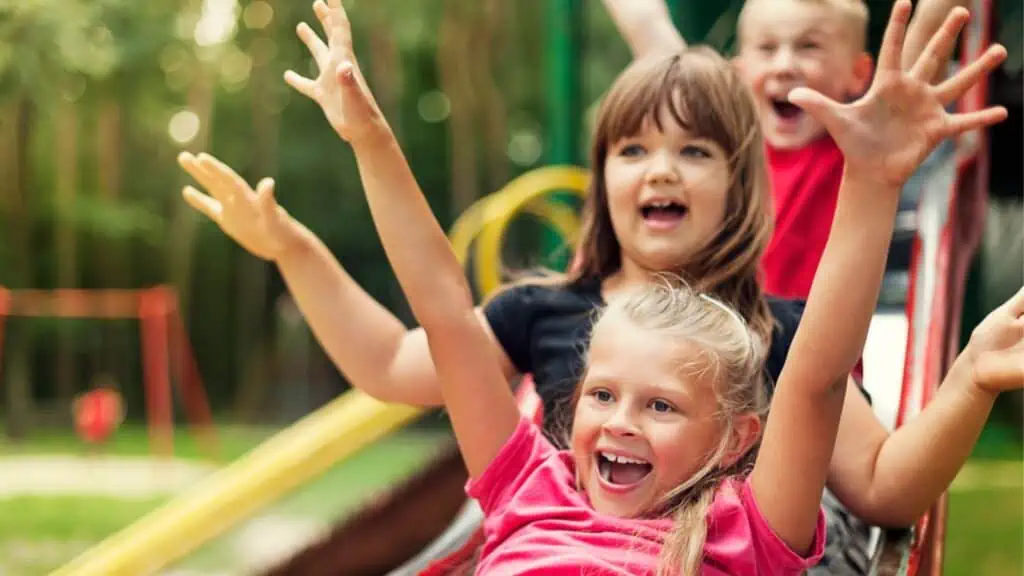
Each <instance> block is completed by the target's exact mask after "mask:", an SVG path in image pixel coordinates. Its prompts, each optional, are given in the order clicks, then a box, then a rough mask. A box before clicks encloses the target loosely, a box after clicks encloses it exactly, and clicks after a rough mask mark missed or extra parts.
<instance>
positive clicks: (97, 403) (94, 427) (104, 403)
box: [72, 388, 124, 444]
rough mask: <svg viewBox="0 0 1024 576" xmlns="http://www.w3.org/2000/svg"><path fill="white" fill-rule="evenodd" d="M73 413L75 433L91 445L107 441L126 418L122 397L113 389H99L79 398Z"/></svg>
mask: <svg viewBox="0 0 1024 576" xmlns="http://www.w3.org/2000/svg"><path fill="white" fill-rule="evenodd" d="M72 412H73V416H74V419H75V432H77V433H78V436H79V437H80V438H81V439H82V440H85V441H86V442H88V443H90V444H99V443H101V442H104V441H106V439H107V438H109V437H110V435H111V434H113V433H114V431H115V430H117V428H118V426H120V425H121V421H122V420H123V418H124V409H123V405H122V403H121V395H120V394H119V393H118V392H117V391H116V390H113V389H111V388H97V389H96V390H92V391H89V392H86V393H85V394H82V395H81V396H79V397H78V398H77V399H76V400H75V403H74V405H73V406H72Z"/></svg>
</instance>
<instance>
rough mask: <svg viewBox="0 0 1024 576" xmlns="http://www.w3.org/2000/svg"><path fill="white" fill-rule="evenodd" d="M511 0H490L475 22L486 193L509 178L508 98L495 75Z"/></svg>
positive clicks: (474, 50)
mask: <svg viewBox="0 0 1024 576" xmlns="http://www.w3.org/2000/svg"><path fill="white" fill-rule="evenodd" d="M507 8H508V4H506V3H505V2H501V1H500V0H486V1H485V2H483V6H482V9H481V11H480V14H479V16H478V22H477V23H476V24H475V25H474V26H472V30H474V34H473V36H472V47H471V50H470V52H469V53H470V54H473V58H470V59H469V62H468V64H469V66H471V67H472V74H473V80H474V82H473V85H474V86H475V88H476V89H477V93H478V94H481V95H482V98H481V99H480V106H479V108H478V112H479V115H480V125H482V126H483V136H484V143H483V147H482V148H483V152H484V161H485V165H486V166H487V179H486V189H485V190H484V193H485V194H489V193H491V192H494V191H496V190H498V189H499V188H501V187H502V186H504V185H505V184H506V183H507V182H508V179H509V170H508V123H507V120H508V110H507V109H506V105H505V98H504V96H503V95H502V93H501V89H500V88H498V85H497V83H496V82H495V78H494V70H495V65H496V63H495V60H496V59H495V58H494V57H493V53H494V52H495V51H497V52H499V53H500V52H501V40H502V35H501V34H500V32H499V31H500V29H501V28H500V27H501V24H502V22H503V21H505V20H507V18H504V17H503V16H505V15H506V14H505V13H504V11H505V10H507Z"/></svg>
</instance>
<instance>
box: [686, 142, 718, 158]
mask: <svg viewBox="0 0 1024 576" xmlns="http://www.w3.org/2000/svg"><path fill="white" fill-rule="evenodd" d="M679 153H680V154H682V155H683V156H692V157H695V158H711V152H710V151H709V150H708V149H706V148H703V147H701V146H694V145H690V146H684V147H683V149H682V150H680V151H679Z"/></svg>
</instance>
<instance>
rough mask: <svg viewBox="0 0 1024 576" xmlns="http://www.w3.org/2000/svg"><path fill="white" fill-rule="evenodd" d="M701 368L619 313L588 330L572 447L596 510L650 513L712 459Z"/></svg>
mask: <svg viewBox="0 0 1024 576" xmlns="http://www.w3.org/2000/svg"><path fill="white" fill-rule="evenodd" d="M680 347H682V348H680ZM681 360H682V361H683V364H682V366H681V364H680V361H681ZM707 368H708V366H707V358H706V355H705V354H703V353H702V351H701V350H700V349H699V348H697V347H696V345H694V344H692V343H680V342H679V341H675V340H673V339H670V338H664V337H662V336H661V335H659V334H657V333H656V332H652V331H648V330H644V329H642V328H640V327H638V326H637V325H636V324H635V323H634V322H632V321H630V320H629V319H628V318H626V317H625V316H624V315H622V314H611V315H608V316H606V317H604V318H602V319H601V321H600V322H599V323H598V324H597V325H596V326H595V329H594V334H593V338H592V340H591V344H590V350H589V362H588V368H587V373H586V376H585V378H584V379H583V382H582V383H581V384H580V387H581V388H580V395H579V400H578V402H577V404H576V411H575V415H574V419H573V429H572V443H571V445H572V448H571V449H572V454H573V458H574V460H575V463H576V470H577V475H578V481H579V484H580V486H581V488H582V489H583V490H584V491H585V492H586V493H587V496H588V497H589V499H590V502H591V504H592V505H593V506H594V509H595V510H597V511H599V512H602V513H605V514H610V515H614V516H637V515H640V514H643V513H645V512H648V511H651V510H652V509H653V508H655V507H657V506H659V505H660V504H662V503H663V499H664V498H665V497H666V496H667V495H669V494H670V493H671V492H672V491H673V490H675V489H677V488H678V487H679V486H680V485H682V484H683V483H684V482H685V481H686V480H688V479H690V478H691V477H692V476H694V475H695V474H696V473H697V472H698V471H699V470H700V469H701V467H702V466H704V464H705V463H706V462H707V461H708V460H709V458H710V457H711V455H712V454H714V453H715V452H716V450H717V449H718V447H719V445H720V444H721V440H722V435H723V433H724V426H723V423H722V421H721V420H720V419H719V418H718V417H717V415H718V413H719V410H718V401H717V397H716V395H715V391H714V387H713V382H712V373H713V372H714V371H713V370H709V369H707Z"/></svg>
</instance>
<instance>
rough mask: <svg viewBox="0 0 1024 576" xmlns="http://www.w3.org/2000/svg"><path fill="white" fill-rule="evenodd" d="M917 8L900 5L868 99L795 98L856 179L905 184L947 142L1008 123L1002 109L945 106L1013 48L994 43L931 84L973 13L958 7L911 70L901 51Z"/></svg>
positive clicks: (794, 94) (799, 91)
mask: <svg viewBox="0 0 1024 576" xmlns="http://www.w3.org/2000/svg"><path fill="white" fill-rule="evenodd" d="M910 10H911V7H910V1H909V0H898V1H897V2H896V4H895V5H894V6H893V10H892V16H891V17H890V19H889V24H888V26H887V27H886V30H885V36H884V37H883V40H882V47H881V50H880V51H879V56H878V69H877V70H876V73H875V78H874V81H873V82H872V84H871V87H870V88H869V89H868V91H867V93H866V94H864V96H863V97H862V98H860V99H859V100H857V101H856V102H853V103H851V104H842V103H839V102H836V101H834V100H831V99H829V98H828V97H826V96H824V95H822V94H820V93H818V92H815V91H814V90H811V89H809V88H805V87H800V88H794V89H793V90H792V91H791V92H790V93H789V100H790V102H792V103H793V104H796V105H797V106H800V107H801V108H803V109H804V110H806V111H807V112H808V113H809V114H811V115H812V116H814V117H815V118H816V119H817V120H818V121H820V122H821V123H822V124H823V125H824V126H825V128H827V129H828V131H829V133H830V134H831V135H832V138H833V139H835V141H836V144H837V145H838V146H839V148H840V149H842V151H843V155H844V156H845V158H846V165H847V170H848V171H850V173H851V174H853V175H856V176H857V177H858V178H877V179H878V180H879V183H880V184H883V185H887V186H897V187H899V186H902V185H903V184H904V183H905V182H906V180H907V179H908V178H909V177H910V175H911V174H913V172H914V171H915V170H916V169H917V167H918V165H920V163H921V162H922V161H923V160H924V159H925V157H927V156H928V154H929V153H931V151H932V149H933V148H934V147H935V146H936V145H937V144H938V143H939V142H940V141H941V140H943V139H946V138H950V137H953V136H956V135H958V134H960V133H962V132H966V131H968V130H973V129H976V128H981V127H984V126H989V125H991V124H995V123H997V122H1001V121H1002V120H1004V119H1005V118H1006V109H1005V108H1003V107H1001V106H997V107H990V108H986V109H985V110H979V111H976V112H968V113H962V114H949V113H948V112H946V108H945V106H947V105H948V104H950V103H951V102H953V101H955V100H956V99H958V98H960V97H961V96H962V95H963V94H964V93H965V92H967V90H968V89H970V88H971V87H972V86H973V85H974V84H976V83H977V82H978V81H979V80H980V79H981V78H982V77H983V76H985V75H986V74H988V73H989V72H990V71H992V70H993V69H994V68H996V67H997V66H999V64H1000V63H1001V62H1002V61H1003V59H1005V58H1006V49H1005V48H1003V47H1002V46H1000V45H998V44H997V45H993V46H991V47H989V49H988V50H987V51H986V52H985V53H984V54H983V55H982V56H981V58H979V59H978V60H976V61H975V62H972V63H971V64H970V65H969V66H967V67H965V68H963V69H961V70H960V71H959V72H957V74H956V75H955V76H953V77H951V78H949V79H948V80H946V81H944V82H942V83H941V84H939V85H937V86H932V85H930V84H929V81H930V79H931V78H932V77H933V76H934V75H935V72H936V70H937V69H938V67H939V66H940V64H941V63H942V62H945V61H946V59H947V58H948V57H949V55H950V54H951V53H952V51H953V49H954V47H955V45H956V37H957V35H958V34H959V32H960V29H961V28H963V26H964V24H965V23H966V22H967V20H968V19H969V16H970V15H969V13H968V12H967V10H966V9H964V8H955V9H953V10H952V11H951V12H950V14H949V16H948V17H947V18H946V21H945V22H944V23H943V25H942V27H941V28H940V29H939V30H938V31H937V32H936V33H935V35H934V36H933V37H932V38H931V40H930V41H929V42H928V45H927V46H926V47H925V49H924V52H922V53H921V56H920V57H919V58H918V59H917V62H916V63H915V64H914V66H913V67H912V68H911V69H910V70H906V71H904V70H903V69H902V67H901V66H900V54H901V53H902V52H903V41H904V38H905V35H906V30H907V21H908V20H909V19H910Z"/></svg>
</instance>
